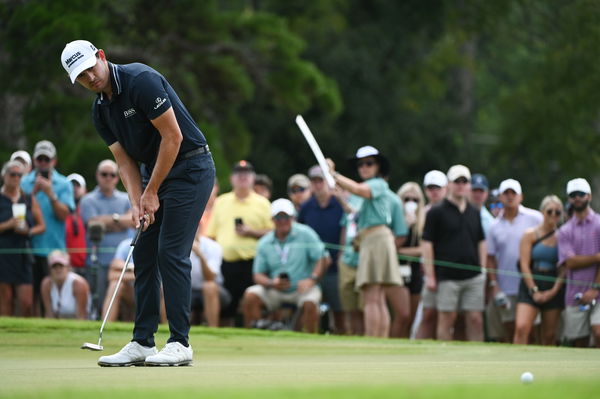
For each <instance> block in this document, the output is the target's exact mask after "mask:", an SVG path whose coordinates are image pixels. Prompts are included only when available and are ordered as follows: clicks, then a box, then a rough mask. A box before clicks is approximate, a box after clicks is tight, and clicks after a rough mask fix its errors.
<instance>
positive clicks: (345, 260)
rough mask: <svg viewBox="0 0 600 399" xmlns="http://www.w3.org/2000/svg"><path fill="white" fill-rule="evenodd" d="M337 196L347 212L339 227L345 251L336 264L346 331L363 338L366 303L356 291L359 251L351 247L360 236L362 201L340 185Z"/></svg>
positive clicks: (337, 188) (335, 192) (335, 191)
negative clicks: (363, 309)
mask: <svg viewBox="0 0 600 399" xmlns="http://www.w3.org/2000/svg"><path fill="white" fill-rule="evenodd" d="M334 194H335V196H336V198H337V200H338V202H339V203H340V205H341V206H342V208H343V209H344V215H343V216H342V218H341V220H340V226H341V227H342V231H341V233H340V235H341V238H342V244H343V245H344V250H343V252H342V253H341V255H339V256H338V262H337V263H338V274H339V279H338V280H339V291H340V302H341V304H342V309H343V310H344V315H345V323H346V326H347V331H348V332H349V333H350V334H352V335H363V334H364V319H363V312H362V307H363V304H362V298H361V295H360V291H357V290H356V273H357V268H358V252H357V251H355V250H354V248H353V246H352V243H353V241H354V239H355V238H356V235H357V233H358V214H359V211H360V207H361V205H362V203H363V198H362V197H359V196H358V195H354V194H350V195H347V192H345V191H343V190H342V189H341V188H339V187H337V186H336V188H335V190H334Z"/></svg>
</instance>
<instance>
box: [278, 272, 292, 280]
mask: <svg viewBox="0 0 600 399" xmlns="http://www.w3.org/2000/svg"><path fill="white" fill-rule="evenodd" d="M279 278H280V279H282V280H289V279H290V275H289V274H287V273H286V272H283V273H279Z"/></svg>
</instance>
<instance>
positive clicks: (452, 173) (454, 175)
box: [448, 165, 471, 181]
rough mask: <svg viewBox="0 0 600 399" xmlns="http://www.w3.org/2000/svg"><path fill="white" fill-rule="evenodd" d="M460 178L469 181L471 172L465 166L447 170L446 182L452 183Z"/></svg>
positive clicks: (456, 166)
mask: <svg viewBox="0 0 600 399" xmlns="http://www.w3.org/2000/svg"><path fill="white" fill-rule="evenodd" d="M460 177H464V178H465V179H467V180H469V181H470V180H471V171H470V170H469V168H467V167H466V166H465V165H454V166H451V167H450V169H448V181H454V180H456V179H458V178H460Z"/></svg>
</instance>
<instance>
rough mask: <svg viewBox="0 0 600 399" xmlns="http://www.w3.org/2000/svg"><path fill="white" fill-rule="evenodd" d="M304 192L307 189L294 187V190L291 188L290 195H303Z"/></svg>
mask: <svg viewBox="0 0 600 399" xmlns="http://www.w3.org/2000/svg"><path fill="white" fill-rule="evenodd" d="M304 190H306V188H304V187H292V188H290V193H293V194H296V193H303V192H304Z"/></svg>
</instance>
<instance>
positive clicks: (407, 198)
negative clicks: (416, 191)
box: [402, 197, 419, 204]
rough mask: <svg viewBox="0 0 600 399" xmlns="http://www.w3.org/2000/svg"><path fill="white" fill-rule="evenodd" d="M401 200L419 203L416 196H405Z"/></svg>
mask: <svg viewBox="0 0 600 399" xmlns="http://www.w3.org/2000/svg"><path fill="white" fill-rule="evenodd" d="M402 201H404V202H416V203H417V204H418V203H419V199H418V198H412V197H406V198H404V199H403V200H402Z"/></svg>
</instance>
